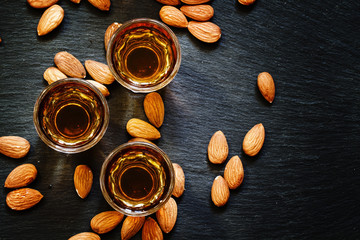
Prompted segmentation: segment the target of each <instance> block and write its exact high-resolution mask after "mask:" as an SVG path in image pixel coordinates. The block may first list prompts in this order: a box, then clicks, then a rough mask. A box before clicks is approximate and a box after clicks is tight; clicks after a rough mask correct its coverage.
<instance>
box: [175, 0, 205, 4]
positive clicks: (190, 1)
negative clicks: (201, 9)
mask: <svg viewBox="0 0 360 240" xmlns="http://www.w3.org/2000/svg"><path fill="white" fill-rule="evenodd" d="M181 1H182V2H183V3H185V4H189V5H198V4H203V3H207V2H210V0H181Z"/></svg>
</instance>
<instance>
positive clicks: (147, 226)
mask: <svg viewBox="0 0 360 240" xmlns="http://www.w3.org/2000/svg"><path fill="white" fill-rule="evenodd" d="M163 238H164V237H163V233H162V231H161V228H160V227H159V225H158V224H157V222H156V221H155V220H154V219H153V218H152V217H148V218H147V219H146V221H145V223H144V227H143V230H142V235H141V239H142V240H162V239H163Z"/></svg>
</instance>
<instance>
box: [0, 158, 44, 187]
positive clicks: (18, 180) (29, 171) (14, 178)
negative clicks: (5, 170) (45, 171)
mask: <svg viewBox="0 0 360 240" xmlns="http://www.w3.org/2000/svg"><path fill="white" fill-rule="evenodd" d="M36 175H37V170H36V167H35V166H34V165H33V164H31V163H26V164H22V165H20V166H18V167H16V168H15V169H14V170H12V171H11V172H10V174H9V175H8V176H7V178H6V180H5V185H4V186H5V187H6V188H21V187H25V186H27V185H29V184H30V183H32V182H33V181H34V180H35V178H36Z"/></svg>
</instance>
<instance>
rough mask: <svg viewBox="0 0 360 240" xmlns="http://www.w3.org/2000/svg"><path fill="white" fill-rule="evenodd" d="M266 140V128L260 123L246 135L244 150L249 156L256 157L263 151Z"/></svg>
mask: <svg viewBox="0 0 360 240" xmlns="http://www.w3.org/2000/svg"><path fill="white" fill-rule="evenodd" d="M264 140H265V128H264V126H263V125H262V124H261V123H259V124H256V125H255V126H254V127H253V128H251V129H250V130H249V131H248V132H247V133H246V135H245V137H244V141H243V150H244V152H245V153H246V154H247V155H249V156H255V155H256V154H258V153H259V151H260V150H261V148H262V146H263V144H264Z"/></svg>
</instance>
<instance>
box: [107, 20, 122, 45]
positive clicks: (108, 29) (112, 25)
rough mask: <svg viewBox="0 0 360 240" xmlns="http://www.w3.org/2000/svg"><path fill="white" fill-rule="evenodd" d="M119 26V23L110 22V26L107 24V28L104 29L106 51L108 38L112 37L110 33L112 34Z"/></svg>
mask: <svg viewBox="0 0 360 240" xmlns="http://www.w3.org/2000/svg"><path fill="white" fill-rule="evenodd" d="M120 26H121V24H120V23H117V22H113V23H112V24H110V26H108V28H107V29H106V31H105V35H104V44H105V50H106V51H107V47H108V44H109V42H110V38H111V37H112V35H114V33H115V31H116V30H117V29H118V28H119V27H120Z"/></svg>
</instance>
